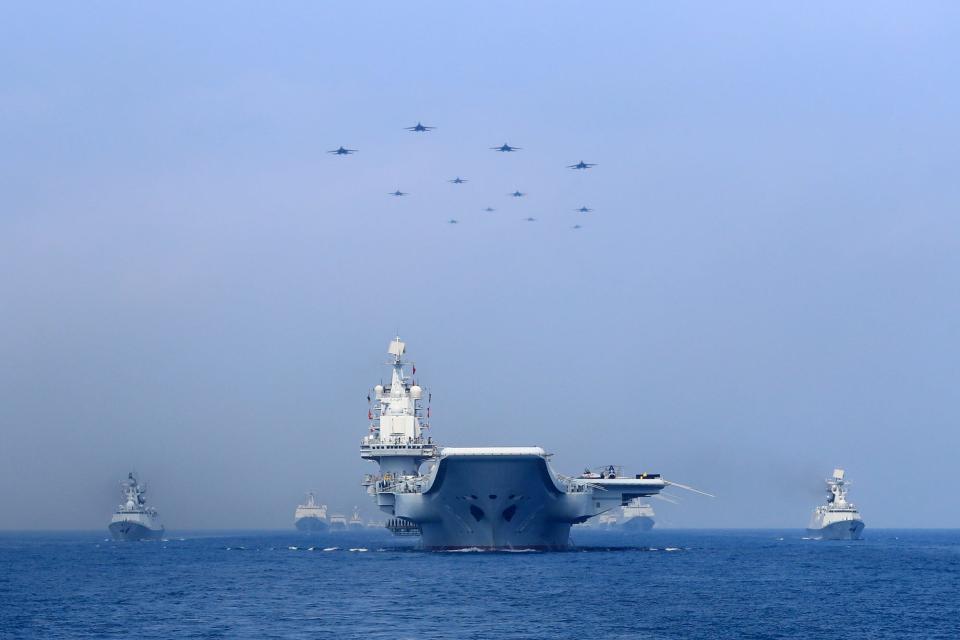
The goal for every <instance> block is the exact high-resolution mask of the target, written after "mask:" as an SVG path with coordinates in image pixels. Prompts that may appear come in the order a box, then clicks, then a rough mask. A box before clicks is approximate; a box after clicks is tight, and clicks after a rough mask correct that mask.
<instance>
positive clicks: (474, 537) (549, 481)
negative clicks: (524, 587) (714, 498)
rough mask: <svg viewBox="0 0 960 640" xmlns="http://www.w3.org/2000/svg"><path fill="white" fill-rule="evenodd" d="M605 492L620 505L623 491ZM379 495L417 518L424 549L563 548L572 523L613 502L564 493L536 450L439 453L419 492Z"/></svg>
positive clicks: (384, 504)
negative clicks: (469, 453)
mask: <svg viewBox="0 0 960 640" xmlns="http://www.w3.org/2000/svg"><path fill="white" fill-rule="evenodd" d="M659 488H660V487H659V485H656V483H654V486H651V487H650V488H648V489H643V490H638V491H644V492H646V494H647V495H650V494H653V493H656V492H658V491H659ZM610 495H611V497H613V496H614V495H615V496H616V497H617V499H616V506H620V503H621V498H620V495H621V494H620V493H619V492H612V491H611V492H610ZM604 498H606V495H605V496H604ZM378 501H379V502H380V506H381V508H383V509H384V510H385V511H388V512H389V513H392V514H394V515H396V516H400V517H402V518H405V519H407V520H409V521H411V522H414V523H416V524H417V525H418V526H419V527H420V531H421V544H422V546H423V547H425V548H430V549H462V548H481V549H563V548H566V547H568V546H569V544H570V526H571V525H573V524H577V523H581V522H584V521H586V520H587V519H588V518H590V517H591V516H593V515H596V514H597V513H600V512H603V511H606V510H608V509H609V508H611V507H612V506H614V505H612V504H610V505H607V504H603V502H605V501H606V500H604V501H603V502H601V501H599V500H597V499H596V496H595V495H594V494H593V493H591V492H582V493H571V492H569V491H568V490H567V488H566V487H564V486H563V485H561V484H560V483H559V482H558V481H557V480H556V478H555V476H554V474H553V472H552V471H551V470H550V467H549V465H548V464H547V461H546V459H545V458H544V457H542V456H540V455H456V456H443V457H441V459H440V461H439V462H438V464H437V466H436V468H435V469H434V472H433V474H432V478H431V482H430V483H429V485H428V486H427V487H426V488H425V489H424V490H423V491H422V492H418V493H392V494H380V495H379V496H378Z"/></svg>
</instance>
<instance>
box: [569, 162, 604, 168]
mask: <svg viewBox="0 0 960 640" xmlns="http://www.w3.org/2000/svg"><path fill="white" fill-rule="evenodd" d="M595 166H597V165H596V163H590V162H584V161H583V160H581V161H580V162H578V163H577V164H568V165H567V169H589V168H590V167H595Z"/></svg>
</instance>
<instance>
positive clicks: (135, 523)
mask: <svg viewBox="0 0 960 640" xmlns="http://www.w3.org/2000/svg"><path fill="white" fill-rule="evenodd" d="M120 495H121V498H122V500H123V502H122V503H120V506H119V507H117V510H116V511H114V512H113V517H112V518H111V519H110V526H109V529H110V534H111V535H112V536H113V539H114V540H153V539H156V538H160V537H162V536H163V525H162V524H160V516H159V515H158V514H157V510H156V509H154V508H153V507H148V506H147V498H146V495H147V488H146V486H144V485H142V484H140V483H139V482H138V481H137V477H136V476H135V475H134V474H133V472H130V473H129V474H128V475H127V479H126V480H121V481H120Z"/></svg>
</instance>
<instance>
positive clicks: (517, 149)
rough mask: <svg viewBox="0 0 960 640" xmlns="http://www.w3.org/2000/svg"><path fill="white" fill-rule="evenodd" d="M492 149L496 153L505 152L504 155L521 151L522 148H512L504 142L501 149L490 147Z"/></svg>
mask: <svg viewBox="0 0 960 640" xmlns="http://www.w3.org/2000/svg"><path fill="white" fill-rule="evenodd" d="M490 148H491V149H493V150H494V151H503V152H504V153H507V152H510V151H520V149H521V148H522V147H511V146H510V145H508V144H507V143H506V142H504V143H503V144H502V145H501V146H499V147H490Z"/></svg>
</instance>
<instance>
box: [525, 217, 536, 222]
mask: <svg viewBox="0 0 960 640" xmlns="http://www.w3.org/2000/svg"><path fill="white" fill-rule="evenodd" d="M525 219H526V221H527V222H536V221H537V219H536V218H525Z"/></svg>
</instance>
